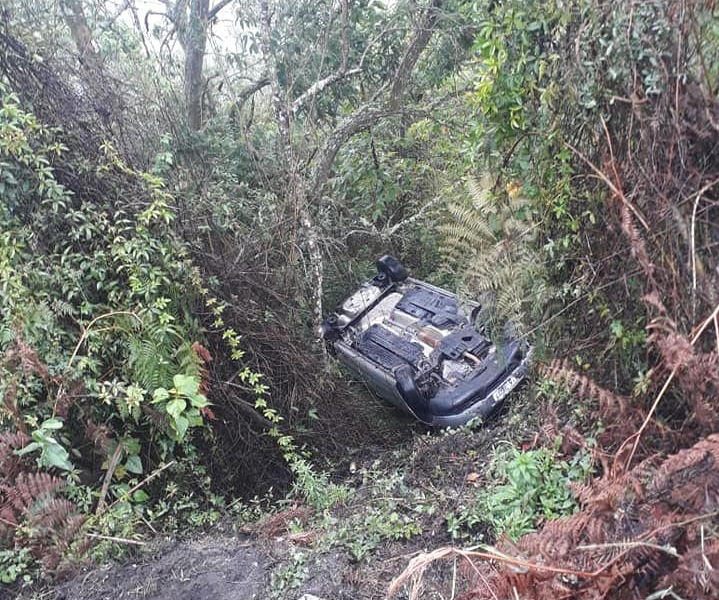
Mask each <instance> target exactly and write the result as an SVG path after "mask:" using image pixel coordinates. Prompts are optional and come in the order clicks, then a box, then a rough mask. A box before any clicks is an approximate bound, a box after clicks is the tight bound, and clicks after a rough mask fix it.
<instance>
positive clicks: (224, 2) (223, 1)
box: [207, 0, 234, 21]
mask: <svg viewBox="0 0 719 600" xmlns="http://www.w3.org/2000/svg"><path fill="white" fill-rule="evenodd" d="M232 2H234V0H220V2H218V3H217V4H216V5H215V6H213V7H212V8H211V9H210V12H209V13H207V20H208V21H212V19H214V18H215V17H216V16H217V13H219V12H220V11H221V10H222V9H223V8H225V6H227V5H228V4H231V3H232Z"/></svg>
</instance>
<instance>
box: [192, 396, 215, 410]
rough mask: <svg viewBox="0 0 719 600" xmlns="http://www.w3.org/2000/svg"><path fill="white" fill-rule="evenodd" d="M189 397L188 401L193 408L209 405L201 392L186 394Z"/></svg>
mask: <svg viewBox="0 0 719 600" xmlns="http://www.w3.org/2000/svg"><path fill="white" fill-rule="evenodd" d="M188 398H189V399H190V403H191V404H192V406H194V407H195V408H202V407H203V406H209V404H210V403H209V402H208V401H207V398H205V397H204V396H203V395H202V394H192V396H188Z"/></svg>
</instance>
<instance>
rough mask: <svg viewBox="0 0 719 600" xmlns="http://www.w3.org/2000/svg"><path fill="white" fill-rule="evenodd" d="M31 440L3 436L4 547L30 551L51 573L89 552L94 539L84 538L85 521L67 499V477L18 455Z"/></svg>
mask: <svg viewBox="0 0 719 600" xmlns="http://www.w3.org/2000/svg"><path fill="white" fill-rule="evenodd" d="M28 442H29V439H28V437H27V436H26V435H25V434H23V433H22V432H17V433H10V432H3V433H0V544H2V546H3V547H4V548H13V547H21V548H28V549H29V550H30V552H31V554H32V556H33V557H34V558H35V559H37V560H38V561H39V562H40V563H41V564H42V566H43V568H44V569H45V571H46V572H49V573H53V572H54V573H57V572H58V571H62V570H63V569H64V567H65V566H66V564H67V560H68V559H69V558H70V556H72V557H79V556H81V555H82V554H84V553H85V552H86V551H87V550H88V549H89V540H88V539H87V538H79V534H80V531H81V529H82V526H83V524H84V522H85V518H84V517H83V516H82V515H80V514H78V510H77V507H76V506H75V505H74V504H73V503H72V502H70V501H69V500H68V499H67V498H65V497H63V496H62V490H63V489H64V488H65V486H66V482H65V480H64V479H62V478H60V477H56V476H54V475H51V474H50V473H46V472H42V471H36V470H34V468H33V467H32V466H31V465H29V464H27V463H25V462H23V461H22V460H21V458H20V457H18V456H17V455H16V454H15V451H16V450H18V449H21V448H23V447H24V446H25V445H26V444H27V443H28Z"/></svg>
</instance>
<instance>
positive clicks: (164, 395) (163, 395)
mask: <svg viewBox="0 0 719 600" xmlns="http://www.w3.org/2000/svg"><path fill="white" fill-rule="evenodd" d="M169 397H170V392H168V391H167V390H166V389H165V388H157V389H156V390H155V391H154V392H152V403H153V404H155V403H156V402H162V401H163V400H167V399H168V398H169Z"/></svg>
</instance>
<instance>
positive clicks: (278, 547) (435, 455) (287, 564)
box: [0, 397, 537, 600]
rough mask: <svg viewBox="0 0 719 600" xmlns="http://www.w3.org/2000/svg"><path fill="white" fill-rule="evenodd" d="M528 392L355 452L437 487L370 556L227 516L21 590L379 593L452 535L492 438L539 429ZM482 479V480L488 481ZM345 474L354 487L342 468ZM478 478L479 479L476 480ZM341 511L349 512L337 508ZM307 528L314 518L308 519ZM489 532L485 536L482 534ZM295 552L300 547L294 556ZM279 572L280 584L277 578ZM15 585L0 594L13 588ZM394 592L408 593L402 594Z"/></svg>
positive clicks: (430, 591) (449, 571) (75, 598)
mask: <svg viewBox="0 0 719 600" xmlns="http://www.w3.org/2000/svg"><path fill="white" fill-rule="evenodd" d="M527 400H528V399H527V398H526V397H519V398H516V400H515V402H514V403H513V404H512V405H511V409H510V410H505V411H502V412H501V413H500V414H499V415H497V418H496V419H494V420H493V421H492V422H490V423H488V424H487V425H486V426H485V427H482V428H479V429H477V430H474V431H466V432H460V433H458V434H456V435H442V434H432V435H428V434H427V432H424V433H423V432H416V434H415V436H414V439H413V440H412V441H410V442H409V443H407V444H406V446H404V448H403V449H399V450H396V451H395V452H394V453H385V454H384V455H383V456H381V460H379V459H378V456H377V455H376V454H375V453H373V452H367V453H366V456H362V457H359V456H358V457H357V458H358V460H357V463H358V466H361V465H362V464H363V463H366V464H370V463H373V462H376V461H377V460H379V462H381V463H382V465H383V467H382V468H384V469H387V470H388V472H390V471H392V470H394V471H398V472H400V473H402V475H403V480H404V482H405V484H406V485H407V486H409V487H410V488H414V489H421V490H426V491H427V493H428V494H430V495H431V494H432V493H433V490H434V491H435V492H436V491H439V490H441V492H442V494H441V496H442V498H443V500H442V501H441V502H439V500H438V501H437V502H438V503H437V506H436V508H437V511H436V513H435V514H433V515H431V516H426V517H424V520H423V522H422V534H421V535H419V536H414V537H412V538H411V539H407V540H395V541H391V540H390V541H387V542H386V543H384V544H382V545H380V546H379V547H378V548H377V549H376V551H375V552H373V553H372V555H371V556H370V557H368V558H367V559H365V560H363V561H361V562H359V563H358V562H356V561H355V560H353V559H352V558H351V556H350V554H349V553H348V552H347V551H346V549H343V548H342V547H336V546H330V547H327V548H325V547H323V543H322V541H319V543H317V544H313V545H311V547H308V546H304V545H303V544H298V543H297V542H295V543H293V542H291V541H290V540H289V539H288V535H287V532H284V533H282V532H281V533H279V534H276V533H273V534H271V535H268V534H267V532H266V528H265V530H263V527H262V524H261V523H259V524H257V525H255V526H251V527H245V528H243V529H242V531H243V532H244V533H235V532H233V528H232V525H231V524H226V525H229V526H223V527H218V529H217V530H216V531H214V532H212V533H210V534H206V535H204V536H203V537H201V538H199V539H195V540H180V541H177V540H176V541H173V542H168V541H164V542H163V541H158V542H153V543H152V544H150V545H149V546H147V547H145V548H142V549H141V551H140V552H138V553H137V554H136V555H135V556H134V558H133V559H132V560H129V561H127V562H125V563H124V564H117V563H115V564H108V565H103V566H95V567H92V568H86V569H84V570H81V571H79V572H77V573H75V574H74V575H73V576H72V577H71V578H70V579H69V580H67V581H65V582H64V583H60V584H58V585H55V586H53V587H52V588H50V589H45V590H43V591H42V592H40V593H37V594H34V595H33V594H32V593H28V592H27V591H26V592H25V593H23V594H21V595H20V596H17V599H18V600H145V599H146V600H204V599H212V600H252V599H257V600H315V598H319V599H320V600H380V599H383V598H385V595H386V593H387V589H388V587H389V585H390V583H391V582H392V580H393V579H394V578H395V577H396V576H397V575H399V574H400V573H401V572H402V571H403V570H404V569H405V568H406V566H407V564H408V563H409V561H410V560H411V559H412V558H413V557H414V556H416V555H417V554H418V553H421V552H425V551H432V550H435V549H436V548H438V547H441V546H445V545H450V544H452V543H453V540H452V539H451V538H450V537H449V535H448V533H447V528H446V524H445V517H446V515H447V514H448V513H449V512H451V511H453V510H455V509H456V508H457V505H458V503H459V502H460V501H461V499H462V498H465V497H466V494H467V493H468V492H470V493H471V490H468V489H467V487H468V484H467V480H468V475H469V474H470V473H472V474H475V475H476V474H477V472H479V473H484V471H485V466H486V463H487V462H488V460H489V456H490V453H491V448H492V447H493V446H494V445H496V444H497V443H498V442H501V441H507V440H510V439H513V440H515V442H516V441H517V440H518V439H522V438H524V439H526V438H527V436H528V435H530V434H531V432H532V431H536V423H535V422H533V421H536V411H537V406H536V404H535V403H534V401H532V400H530V401H529V402H527ZM486 483H487V482H486V480H485V481H480V483H479V484H480V485H483V484H486ZM345 484H347V485H350V486H352V487H354V483H353V479H352V477H351V476H348V477H347V479H346V481H345ZM475 485H477V484H475ZM368 491H369V488H367V487H364V486H362V485H359V486H358V487H356V488H355V493H354V496H353V506H350V507H348V508H347V509H345V510H350V511H352V510H354V511H357V510H363V506H365V505H366V506H367V507H369V506H371V504H372V503H373V500H372V496H371V494H368ZM336 516H337V518H338V519H339V520H340V521H342V520H343V519H344V518H345V517H347V516H348V515H345V514H343V512H342V510H339V511H338V512H337V515H336ZM308 527H310V529H311V523H310V524H308ZM485 540H486V541H489V539H487V538H485ZM298 555H302V557H303V558H302V559H301V561H300V562H297V557H298ZM459 567H460V565H458V564H455V565H453V564H451V563H439V564H435V565H432V566H430V567H429V568H428V570H427V572H426V573H425V575H424V579H423V580H424V586H425V587H424V590H423V593H422V595H421V598H422V599H423V600H440V599H444V600H446V599H447V598H451V597H456V594H459V593H460V592H461V589H460V588H461V586H459V584H458V583H457V582H458V581H459V580H460V579H461V577H458V568H459ZM278 580H279V585H278ZM13 596H14V594H11V595H9V596H3V594H2V590H1V589H0V599H1V600H5V598H6V597H7V598H12V597H13ZM396 600H406V598H402V595H401V594H400V595H398V596H396Z"/></svg>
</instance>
